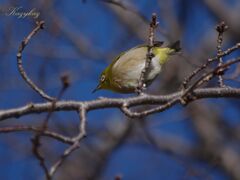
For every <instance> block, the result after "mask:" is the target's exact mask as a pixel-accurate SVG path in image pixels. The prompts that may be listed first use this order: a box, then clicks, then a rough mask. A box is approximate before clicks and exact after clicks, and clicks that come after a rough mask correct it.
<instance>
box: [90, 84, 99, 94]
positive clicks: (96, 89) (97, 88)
mask: <svg viewBox="0 0 240 180" xmlns="http://www.w3.org/2000/svg"><path fill="white" fill-rule="evenodd" d="M99 89H101V84H98V85H97V87H96V88H95V89H94V90H93V91H92V93H95V92H96V91H98V90H99Z"/></svg>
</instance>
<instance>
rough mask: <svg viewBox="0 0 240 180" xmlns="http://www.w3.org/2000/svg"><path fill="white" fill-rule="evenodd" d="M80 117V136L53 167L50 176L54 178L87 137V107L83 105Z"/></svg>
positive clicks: (80, 109) (75, 138)
mask: <svg viewBox="0 0 240 180" xmlns="http://www.w3.org/2000/svg"><path fill="white" fill-rule="evenodd" d="M79 117H80V125H79V134H78V135H77V136H76V137H74V138H73V140H74V144H73V145H71V146H70V147H69V148H67V149H66V150H65V151H64V153H63V154H62V156H61V157H60V158H59V160H58V161H57V162H56V163H55V164H53V165H52V167H51V169H50V173H49V174H50V176H51V177H52V176H53V175H54V174H55V173H56V171H57V169H58V168H59V167H60V166H61V165H62V164H63V162H64V160H65V159H66V158H67V157H68V156H69V155H70V154H71V153H72V152H73V151H75V150H76V149H78V148H79V142H80V141H81V140H82V139H83V138H84V137H85V136H86V107H85V106H84V105H82V106H81V107H80V108H79Z"/></svg>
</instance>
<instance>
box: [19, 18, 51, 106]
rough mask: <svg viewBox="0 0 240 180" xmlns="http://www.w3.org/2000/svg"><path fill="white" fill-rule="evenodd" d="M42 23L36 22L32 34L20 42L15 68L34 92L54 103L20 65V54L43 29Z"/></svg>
mask: <svg viewBox="0 0 240 180" xmlns="http://www.w3.org/2000/svg"><path fill="white" fill-rule="evenodd" d="M43 25H44V21H40V22H37V27H36V28H34V29H33V30H32V32H31V33H30V34H29V35H28V36H27V37H26V38H25V39H24V40H23V41H22V43H21V44H20V46H19V48H18V53H17V65H18V66H17V67H18V70H19V73H20V74H21V76H22V78H23V79H24V81H25V82H26V83H27V84H28V85H29V86H30V87H31V88H32V89H33V90H34V91H36V92H37V93H38V94H39V95H40V96H41V97H42V98H44V99H46V100H48V101H54V100H55V98H53V97H50V96H49V95H47V94H46V93H45V92H44V91H43V90H42V89H40V88H39V87H38V86H37V85H36V84H35V83H34V82H33V81H32V80H31V79H30V78H29V77H28V75H27V73H26V72H25V70H24V68H23V65H22V52H23V50H24V49H25V47H26V46H27V44H28V43H29V41H30V39H31V38H32V37H33V36H34V35H35V34H36V33H37V32H38V31H39V30H40V29H43Z"/></svg>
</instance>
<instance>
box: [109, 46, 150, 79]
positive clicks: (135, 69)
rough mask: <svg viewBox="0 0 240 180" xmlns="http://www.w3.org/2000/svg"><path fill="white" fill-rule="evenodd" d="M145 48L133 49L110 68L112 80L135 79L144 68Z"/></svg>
mask: <svg viewBox="0 0 240 180" xmlns="http://www.w3.org/2000/svg"><path fill="white" fill-rule="evenodd" d="M146 53H147V47H138V48H133V49H130V50H129V51H127V52H126V53H124V54H123V55H122V56H121V57H119V59H118V60H117V61H116V62H115V63H114V64H113V66H112V77H114V79H132V78H133V79H136V78H139V76H140V73H141V71H142V69H143V67H144V64H145V59H146Z"/></svg>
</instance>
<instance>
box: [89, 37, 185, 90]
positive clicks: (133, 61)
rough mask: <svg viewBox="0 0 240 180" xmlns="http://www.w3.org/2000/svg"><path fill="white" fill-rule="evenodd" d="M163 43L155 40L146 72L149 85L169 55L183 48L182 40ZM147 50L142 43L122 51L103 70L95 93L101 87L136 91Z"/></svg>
mask: <svg viewBox="0 0 240 180" xmlns="http://www.w3.org/2000/svg"><path fill="white" fill-rule="evenodd" d="M162 44H163V42H155V43H154V46H153V48H152V51H153V55H154V57H153V58H152V61H151V64H150V67H149V70H148V72H147V74H146V78H145V79H146V80H145V81H146V82H144V83H145V84H146V85H147V86H148V85H150V84H151V83H152V81H153V80H154V79H155V78H156V77H157V75H158V74H159V73H160V72H161V69H162V66H163V65H164V64H165V63H166V62H167V61H168V58H169V56H170V55H173V54H175V53H176V52H178V51H180V50H181V48H180V41H176V42H175V43H173V44H172V45H169V46H167V47H162ZM147 51H148V46H147V45H140V46H137V47H134V48H132V49H130V50H128V51H126V52H123V53H121V54H120V55H119V56H118V57H116V58H115V60H114V61H113V62H112V63H111V64H110V65H109V66H108V67H107V68H106V69H105V70H104V71H103V72H102V74H101V77H100V80H99V84H98V86H97V87H96V88H95V89H94V90H93V93H94V92H96V91H97V90H99V89H107V90H112V91H115V92H119V93H134V92H136V88H137V87H138V84H139V79H140V76H141V72H142V70H143V68H144V67H145V62H146V55H147Z"/></svg>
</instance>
